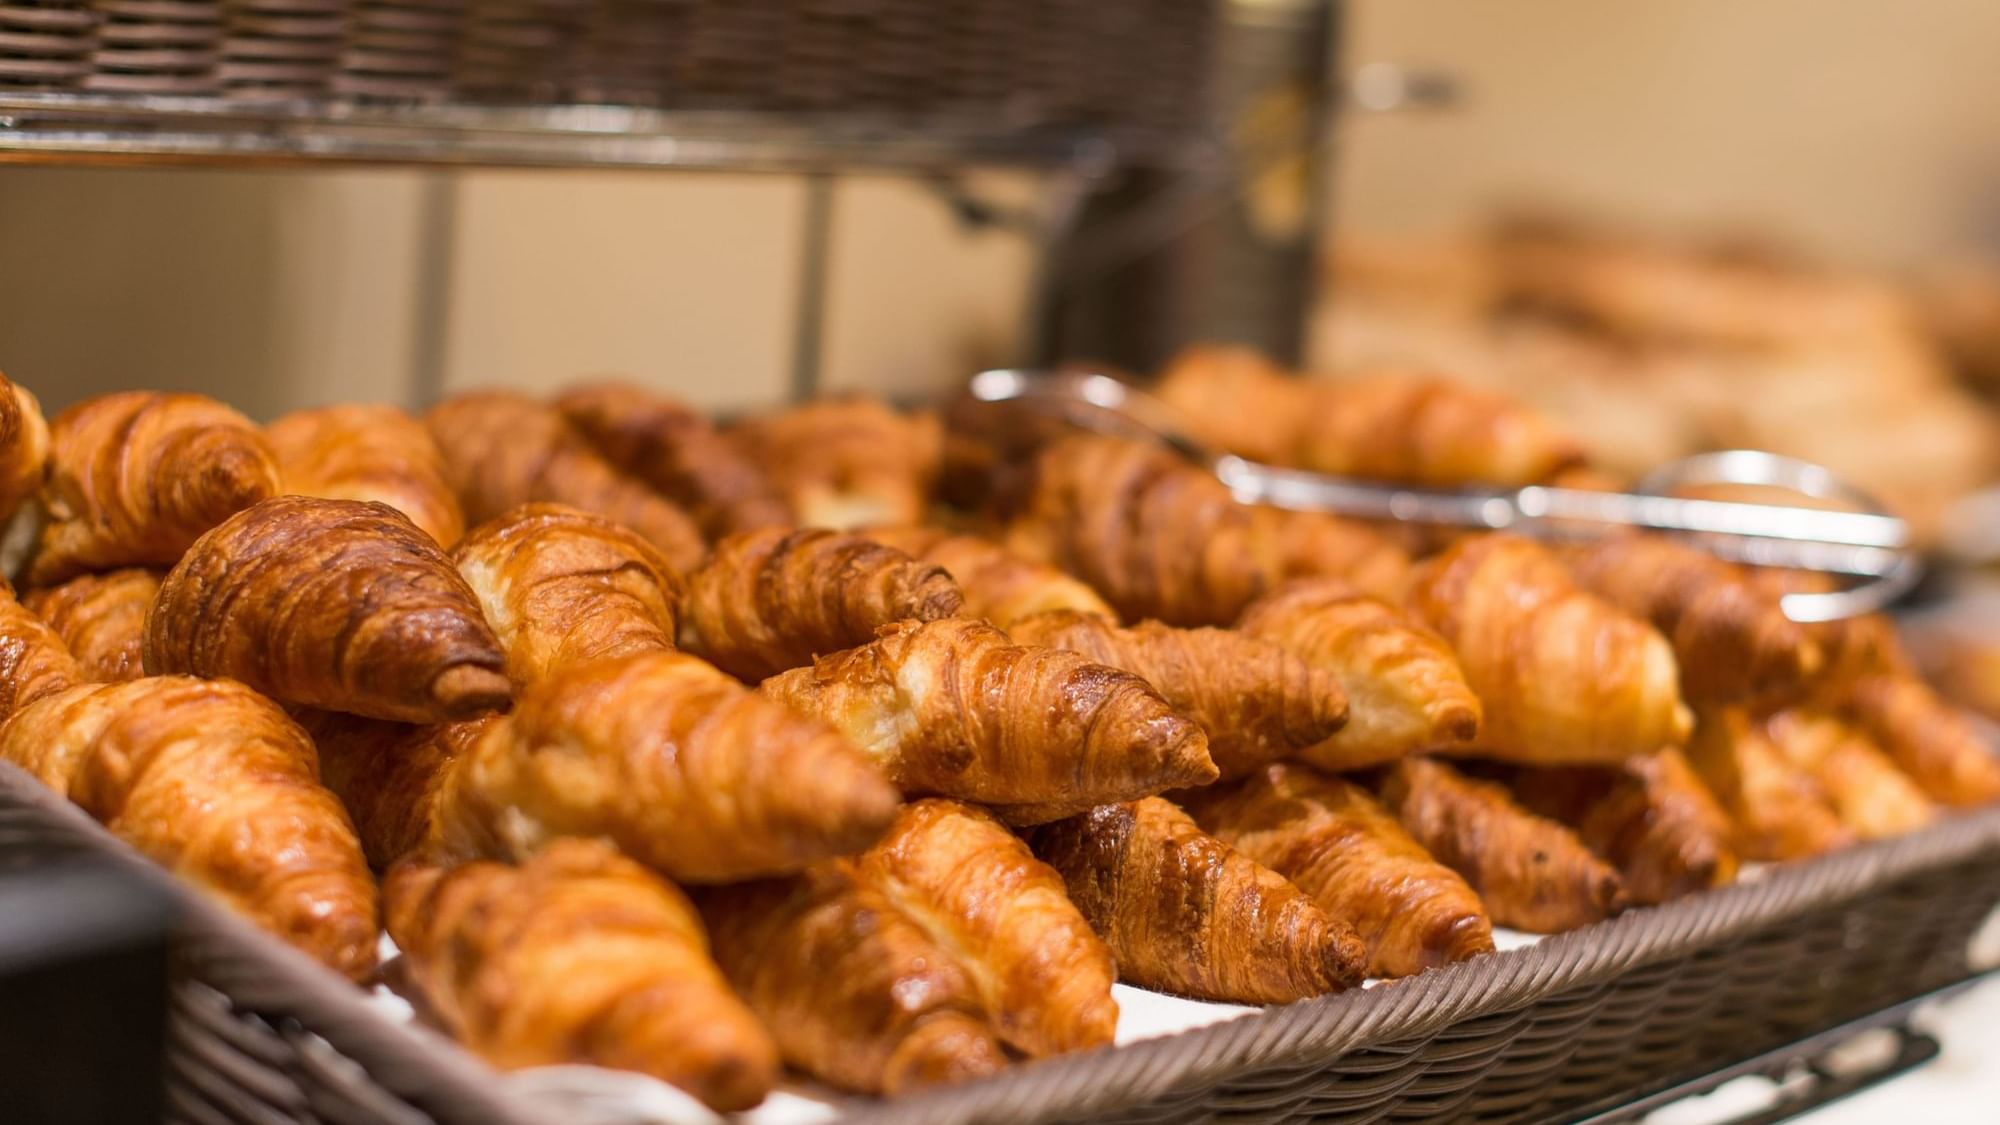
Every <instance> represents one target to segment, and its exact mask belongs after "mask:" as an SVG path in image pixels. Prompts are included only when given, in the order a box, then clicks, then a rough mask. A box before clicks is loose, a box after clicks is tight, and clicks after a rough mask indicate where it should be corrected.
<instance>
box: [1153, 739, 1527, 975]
mask: <svg viewBox="0 0 2000 1125" xmlns="http://www.w3.org/2000/svg"><path fill="white" fill-rule="evenodd" d="M1186 796H1187V811H1188V812H1189V813H1190V814H1192V815H1193V816H1194V818H1195V821H1196V823H1198V824H1200V825H1201V826H1202V827H1203V828H1205V829H1207V830H1208V831H1210V832H1212V833H1214V834H1215V835H1216V836H1217V837H1219V838H1221V839H1222V840H1223V842H1225V843H1227V844H1230V845H1232V846H1233V847H1235V848H1236V850H1238V851H1240V852H1242V853H1243V854H1245V855H1247V856H1249V857H1250V858H1251V859H1254V860H1256V861H1257V862H1259V863H1262V864H1264V865H1265V866H1266V867H1269V868H1270V869H1271V870H1273V871H1276V872H1277V873H1278V874H1280V875H1283V876H1284V877H1285V878H1287V879H1290V880H1291V881H1292V882H1294V883H1296V884H1298V886H1299V889H1300V890H1303V891H1305V892H1306V893H1307V894H1309V895H1311V896H1312V898H1313V901H1314V902H1316V903H1318V904H1319V907H1320V909H1322V910H1324V911H1326V912H1327V914H1328V915H1329V916H1331V917H1334V918H1338V919H1340V920H1342V921H1344V922H1347V923H1349V924H1350V925H1352V926H1353V927H1354V928H1355V930H1356V931H1358V932H1359V933H1360V935H1361V939H1362V941H1363V942H1365V943H1366V944H1367V948H1368V975H1369V976H1377V977H1405V976H1410V975H1412V974H1414V973H1420V972H1423V971H1424V970H1425V969H1432V968H1437V967H1438V966H1440V965H1446V964H1450V963H1451V962H1453V961H1462V960H1464V959H1466V958H1468V957H1471V956H1474V955H1476V954H1480V953H1488V952H1491V951H1492V949H1493V923H1492V922H1491V921H1490V920H1489V919H1488V918H1487V915H1486V908H1485V906H1484V905H1483V904H1481V903H1480V901H1479V896H1478V895H1477V894H1475V893H1473V890H1472V888H1471V887H1469V886H1467V885H1466V883H1465V880H1464V879H1461V878H1460V877H1459V876H1458V875H1457V874H1456V873H1455V872H1453V871H1452V870H1451V869H1450V868H1448V867H1446V866H1444V865H1443V864H1441V863H1439V862H1438V861H1437V860H1435V859H1433V858H1431V856H1430V854H1429V853H1428V852H1426V851H1424V849H1423V847H1422V846H1421V845H1419V844H1418V843H1417V842H1416V841H1415V840H1413V839H1411V838H1410V836H1409V834H1408V833H1407V832H1405V831H1404V830H1403V828H1402V826H1401V825H1399V824H1398V823H1397V822H1396V818H1395V817H1394V816H1392V815H1391V814H1390V813H1389V812H1388V810H1386V809H1384V808H1383V807H1382V806H1381V805H1379V804H1377V803H1376V802H1375V799H1374V798H1372V797H1370V796H1369V795H1368V794H1367V793H1365V792H1363V791H1362V790H1361V789H1360V788H1359V787H1357V786H1355V785H1353V784H1350V783H1349V782H1346V781H1342V780H1340V779H1338V778H1334V777H1328V776H1326V775H1323V774H1320V773H1316V772H1314V771H1313V770H1312V769H1310V768H1309V767H1305V766H1298V765H1290V764H1284V763H1280V764H1277V765H1272V766H1266V767H1265V768H1264V769H1263V770H1261V771H1259V772H1258V773H1255V774H1252V775H1251V776H1250V777H1248V778H1246V779H1244V780H1243V781H1241V782H1237V783H1234V784H1231V785H1222V786H1216V787H1215V788H1213V789H1206V790H1197V791H1193V792H1190V793H1188V794H1187V795H1186Z"/></svg>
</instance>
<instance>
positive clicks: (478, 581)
mask: <svg viewBox="0 0 2000 1125" xmlns="http://www.w3.org/2000/svg"><path fill="white" fill-rule="evenodd" d="M451 560H452V562H454V563H456V564H457V566H458V573H459V574H460V576H462V577H463V578H464V579H465V582H466V585H468V586H470V587H471V588H472V592H473V594H474V595H476V596H477V597H478V599H479V605H480V608H481V609H482V610H484V611H485V615H486V620H487V621H489V622H491V623H492V624H493V630H494V632H495V633H496V634H497V635H498V637H499V640H500V647H501V649H502V650H503V651H505V652H506V654H507V678H508V679H509V680H512V681H513V684H514V686H515V687H516V688H523V687H526V686H527V685H529V684H532V683H534V682H536V681H537V680H541V679H544V678H546V677H547V676H548V675H549V674H550V673H552V672H554V671H555V670H556V669H558V668H562V667H565V666H568V665H571V664H581V663H584V662H587V661H591V660H603V659H606V658H608V657H613V656H624V655H627V654H629V653H634V652H664V651H667V650H670V649H672V648H673V647H674V613H675V609H676V607H677V606H678V605H679V603H680V599H681V589H682V588H681V580H680V577H679V576H678V575H676V574H675V573H674V570H673V567H672V566H671V565H669V564H668V562H667V560H666V558H665V557H664V556H662V555H661V554H660V552H659V551H657V550H655V549H654V547H653V545H652V544H650V543H648V542H646V541H645V540H644V539H641V538H640V537H639V535H638V534H637V533H636V532H633V531H629V530H627V529H626V528H624V527H622V526H620V525H618V524H615V523H612V522H611V521H610V520H607V519H604V518H602V517H601V516H593V515H591V514H589V513H587V512H580V511H578V510H576V509H575V508H566V507H564V506H562V505H560V504H525V505H523V506H521V507H519V508H515V509H514V510H513V511H510V512H507V513H506V514H504V515H501V516H498V517H495V518H494V519H491V520H488V521H487V522H485V523H483V524H480V525H479V526H478V527H476V528H474V529H473V530H472V533H471V534H469V535H467V536H466V537H465V538H464V539H463V540H462V541H460V543H459V544H458V546H457V547H455V548H453V549H452V552H451Z"/></svg>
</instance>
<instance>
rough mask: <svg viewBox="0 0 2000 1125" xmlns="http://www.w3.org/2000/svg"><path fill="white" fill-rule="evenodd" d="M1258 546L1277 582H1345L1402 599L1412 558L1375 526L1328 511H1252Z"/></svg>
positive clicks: (1264, 565) (1266, 568)
mask: <svg viewBox="0 0 2000 1125" xmlns="http://www.w3.org/2000/svg"><path fill="white" fill-rule="evenodd" d="M1250 529H1251V532H1252V542H1253V543H1254V544H1255V546H1256V551H1257V555H1258V558H1259V559H1260V560H1262V561H1261V566H1262V568H1263V570H1264V573H1265V574H1266V575H1267V576H1268V579H1269V581H1270V582H1271V583H1272V584H1276V583H1279V582H1283V581H1285V580H1286V579H1291V578H1324V577H1332V578H1339V579H1340V580H1342V581H1344V582H1346V583H1347V584H1348V585H1350V586H1353V587H1354V588H1355V589H1357V590H1360V591H1361V592H1362V593H1364V594H1370V595H1373V596H1375V597H1378V598H1386V599H1389V600H1392V601H1400V600H1402V597H1403V591H1404V589H1406V588H1407V587H1408V586H1409V584H1410V555H1409V552H1407V551H1405V550H1404V549H1403V548H1402V547H1400V546H1398V545H1397V544H1396V543H1395V542H1393V541H1391V540H1390V539H1389V538H1388V537H1387V536H1385V535H1383V534H1382V533H1381V532H1379V531H1377V530H1375V529H1374V528H1371V527H1367V526H1364V525H1362V524H1360V523H1357V522H1355V521H1354V520H1349V519H1342V518H1340V517H1339V516H1334V515H1329V514H1327V513H1325V512H1294V511H1288V510H1286V509H1284V508H1269V507H1256V508H1251V509H1250Z"/></svg>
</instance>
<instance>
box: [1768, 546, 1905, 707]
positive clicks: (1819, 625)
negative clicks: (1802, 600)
mask: <svg viewBox="0 0 2000 1125" xmlns="http://www.w3.org/2000/svg"><path fill="white" fill-rule="evenodd" d="M1743 573H1744V574H1745V576H1746V577H1747V578H1748V579H1749V581H1750V583H1751V585H1753V586H1755V587H1756V588H1757V589H1758V590H1759V591H1761V592H1762V593H1763V594H1764V595H1765V596H1766V597H1770V598H1777V599H1782V598H1783V597H1784V596H1785V595H1787V594H1824V593H1828V592H1830V591H1833V590H1837V589H1839V583H1838V582H1837V581H1836V580H1835V579H1834V577H1833V576H1832V575H1830V574H1824V573H1820V572H1818V571H1810V570H1779V569H1774V568H1771V567H1750V568H1747V569H1746V570H1745V571H1744V572H1743ZM1801 628H1803V629H1804V630H1805V631H1806V635H1807V636H1809V637H1811V638H1812V639H1813V641H1814V643H1816V644H1817V645H1818V646H1819V649H1820V652H1821V654H1822V655H1823V659H1822V661H1821V671H1820V676H1819V681H1820V683H1821V684H1822V685H1828V686H1831V687H1832V688H1833V689H1834V690H1836V691H1837V690H1838V687H1839V685H1840V684H1843V683H1846V682H1848V681H1850V680H1854V679H1857V678H1860V677H1862V676H1909V675H1914V674H1915V670H1916V664H1915V662H1914V661H1912V660H1911V659H1910V654H1909V653H1908V652H1907V651H1905V650H1904V648H1903V642H1902V639H1901V638H1900V637H1899V636H1897V634H1896V625H1895V622H1893V621H1891V620H1890V619H1889V617H1888V615H1887V614H1882V613H1864V614H1862V615H1860V616H1858V617H1844V618H1840V619H1838V620H1834V621H1817V622H1813V623H1811V624H1807V625H1802V626H1801Z"/></svg>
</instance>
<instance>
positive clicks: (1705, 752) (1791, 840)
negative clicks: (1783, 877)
mask: <svg viewBox="0 0 2000 1125" xmlns="http://www.w3.org/2000/svg"><path fill="white" fill-rule="evenodd" d="M1688 760H1689V761H1690V762H1692V763H1693V764H1694V768H1695V771H1696V772H1697V773H1699V774H1700V775H1701V779H1702V781H1703V782H1704V783H1705V784H1707V786H1708V788H1709V790H1710V791H1711V792H1713V793H1714V794H1715V796H1716V799H1717V800H1718V801H1719V802H1720V803H1721V804H1722V807H1723V809H1724V811H1726V812H1727V813H1728V814H1729V816H1730V819H1732V820H1733V821H1735V824H1736V850H1737V851H1738V852H1739V853H1741V854H1742V856H1743V857H1744V858H1745V859H1751V860H1764V861H1779V860H1788V859H1804V858H1807V857H1809V856H1815V855H1820V854H1823V853H1825V852H1830V851H1834V850H1835V849H1838V848H1844V847H1846V846H1847V845H1849V844H1852V843H1854V841H1855V835H1854V833H1853V831H1852V830H1851V829H1849V828H1848V827H1847V826H1846V825H1844V824H1842V823H1841V822H1840V816H1839V815H1838V814H1837V813H1835V812H1834V809H1833V806H1832V804H1831V803H1830V802H1829V801H1828V800H1827V796H1826V792H1825V790H1824V789H1822V788H1821V787H1820V785H1819V783H1818V782H1817V781H1815V780H1813V778H1812V776H1811V775H1810V774H1808V773H1807V772H1806V771H1804V770H1802V769H1800V768H1799V767H1797V766H1795V765H1793V764H1792V763H1791V762H1790V761H1788V760H1787V759H1786V758H1785V756H1784V755H1783V754H1782V753H1780V752H1779V750H1778V748H1777V747H1776V746H1773V745H1772V744H1771V740H1770V739H1769V738H1768V737H1767V736H1766V734H1765V732H1764V731H1763V730H1762V729H1760V724H1758V723H1757V722H1756V720H1755V719H1754V718H1752V717H1751V715H1750V714H1749V713H1748V712H1747V711H1745V710H1744V709H1743V708H1740V707H1728V708H1722V709H1719V710H1716V711H1713V712H1704V713H1703V715H1702V720H1701V722H1700V724H1698V725H1697V726H1696V727H1695V736H1694V740H1693V741H1692V742H1690V743H1689V744H1688Z"/></svg>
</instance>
